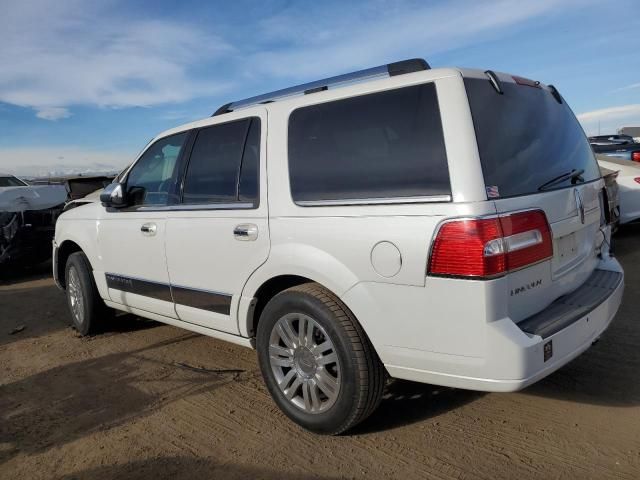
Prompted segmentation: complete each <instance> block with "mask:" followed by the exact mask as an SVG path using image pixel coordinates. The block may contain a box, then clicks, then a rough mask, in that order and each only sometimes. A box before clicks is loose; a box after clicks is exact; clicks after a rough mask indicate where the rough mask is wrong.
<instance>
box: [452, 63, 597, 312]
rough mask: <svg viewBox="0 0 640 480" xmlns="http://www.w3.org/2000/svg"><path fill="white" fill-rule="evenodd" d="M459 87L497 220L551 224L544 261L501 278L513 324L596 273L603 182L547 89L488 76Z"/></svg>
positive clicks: (569, 115) (580, 135)
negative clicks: (523, 215) (542, 219)
mask: <svg viewBox="0 0 640 480" xmlns="http://www.w3.org/2000/svg"><path fill="white" fill-rule="evenodd" d="M488 73H490V74H491V75H488ZM464 83H465V88H466V91H467V97H468V99H469V106H470V109H471V113H472V117H473V122H474V129H475V133H476V142H477V145H478V153H479V157H480V163H481V165H482V172H483V176H484V186H485V189H486V192H487V198H488V199H489V200H493V201H494V204H495V208H496V210H497V212H498V213H499V214H504V213H507V212H517V211H519V210H530V209H539V210H542V211H543V212H544V213H545V216H546V218H547V221H548V223H549V226H550V233H551V241H552V245H553V254H552V256H551V258H550V259H546V260H543V261H540V262H538V263H534V264H529V265H528V266H525V267H524V268H520V269H512V270H509V273H508V274H507V276H506V281H507V286H508V309H509V315H510V317H511V318H512V319H513V320H514V321H516V322H519V321H521V320H524V319H525V318H527V317H529V316H531V315H533V314H535V313H537V312H539V311H541V310H543V309H544V308H546V307H547V306H548V305H549V304H551V303H552V302H553V301H554V300H555V299H557V298H559V297H561V296H563V295H566V294H568V293H571V292H572V291H574V290H576V289H577V288H578V287H580V286H581V285H582V284H583V283H584V282H585V281H586V280H587V278H589V276H590V275H591V273H592V272H593V270H594V269H595V267H596V265H597V264H598V261H599V258H598V253H599V249H600V246H601V245H602V244H603V242H604V239H605V235H604V233H603V232H602V231H600V225H601V207H600V202H601V201H602V200H601V199H602V198H603V196H602V194H601V191H602V189H603V187H604V182H603V180H602V177H601V173H600V170H599V168H598V164H597V163H596V159H595V156H594V154H593V151H592V150H591V147H590V145H589V142H588V141H587V138H586V136H585V134H584V131H583V130H582V127H581V126H580V124H579V123H578V121H577V119H576V117H575V115H574V114H573V112H572V111H571V109H570V108H569V107H568V106H567V104H566V101H565V100H564V99H563V98H562V96H561V95H560V94H559V92H558V91H557V90H556V89H555V88H554V87H550V86H549V87H547V86H545V85H543V84H541V83H540V82H536V81H533V80H528V79H525V78H521V77H517V76H512V75H508V74H503V73H498V74H496V73H494V72H484V73H477V72H476V73H474V74H473V75H466V74H465V80H464Z"/></svg>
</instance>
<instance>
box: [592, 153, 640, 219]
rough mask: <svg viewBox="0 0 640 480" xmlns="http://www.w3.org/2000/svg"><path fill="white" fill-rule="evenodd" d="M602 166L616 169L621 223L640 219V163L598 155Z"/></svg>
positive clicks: (609, 169)
mask: <svg viewBox="0 0 640 480" xmlns="http://www.w3.org/2000/svg"><path fill="white" fill-rule="evenodd" d="M596 158H597V159H598V163H599V164H600V168H603V167H604V168H606V169H607V170H608V171H616V172H618V175H617V177H616V183H617V185H618V203H619V209H620V216H619V221H620V224H621V225H622V224H625V223H631V222H637V221H639V220H640V163H637V162H630V161H628V160H621V159H619V158H615V157H611V156H606V155H597V156H596Z"/></svg>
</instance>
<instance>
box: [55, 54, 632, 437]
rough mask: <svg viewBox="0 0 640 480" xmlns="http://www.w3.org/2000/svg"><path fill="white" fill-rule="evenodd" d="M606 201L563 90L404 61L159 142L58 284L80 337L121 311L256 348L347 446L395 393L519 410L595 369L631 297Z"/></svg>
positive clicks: (61, 259) (287, 407)
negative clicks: (474, 393) (394, 389)
mask: <svg viewBox="0 0 640 480" xmlns="http://www.w3.org/2000/svg"><path fill="white" fill-rule="evenodd" d="M604 187H605V184H604V181H603V180H602V176H601V173H600V170H599V168H598V164H597V163H596V161H595V158H594V155H593V152H592V151H591V148H590V147H589V143H588V141H587V139H586V137H585V135H584V132H583V130H582V128H581V126H580V124H579V123H578V121H577V120H576V118H575V116H574V114H573V113H572V112H571V109H570V108H569V107H568V105H567V104H566V102H565V101H564V99H563V98H562V96H561V95H560V93H559V92H558V91H557V90H556V89H555V88H554V87H553V86H546V85H543V84H542V83H540V82H536V81H533V80H529V79H526V78H522V77H518V76H514V75H509V74H506V73H496V72H492V71H482V70H471V69H459V68H438V69H430V68H429V66H428V65H427V63H426V62H425V61H424V60H420V59H415V60H408V61H403V62H397V63H393V64H389V65H383V66H381V67H375V68H372V69H367V70H365V71H360V72H354V73H351V74H347V75H342V76H339V77H334V78H330V79H325V80H319V81H316V82H312V83H310V84H306V85H301V86H298V87H292V88H290V89H285V90H281V91H277V92H273V93H270V94H265V95H260V96H258V97H253V98H249V99H246V100H241V101H236V102H232V103H228V104H226V105H223V106H222V107H220V108H219V109H218V110H217V111H216V112H215V114H214V115H213V116H212V117H209V118H205V119H203V120H200V121H197V122H193V123H189V124H186V125H182V126H180V127H177V128H174V129H172V130H169V131H166V132H164V133H161V134H160V135H158V136H157V137H156V138H155V139H154V140H153V141H152V142H151V144H150V145H149V146H148V148H147V149H145V151H144V152H143V153H142V154H141V155H140V156H139V157H138V159H137V160H136V161H135V162H134V164H133V165H132V166H131V167H130V168H129V169H128V170H127V171H126V172H124V174H122V175H120V176H119V177H118V179H117V180H116V181H115V182H113V183H112V184H110V185H108V186H107V187H106V188H105V190H104V192H103V194H102V196H101V202H102V203H88V204H86V205H83V206H79V207H76V208H73V209H71V210H68V211H66V212H64V213H63V214H62V215H61V216H60V218H59V219H58V223H57V226H56V237H55V243H54V266H53V272H54V277H55V279H56V282H57V283H58V285H59V286H60V288H62V289H63V290H64V291H65V292H66V297H67V302H68V305H69V309H70V314H71V318H72V322H73V325H74V326H75V328H76V329H77V330H78V331H79V332H80V333H81V334H83V335H86V334H89V333H91V332H92V331H95V329H96V328H98V327H99V326H100V323H101V322H105V321H106V319H107V318H108V315H107V314H106V313H105V312H107V311H108V310H109V309H116V310H122V311H127V312H132V313H135V314H137V315H140V316H143V317H148V318H153V319H156V320H158V321H161V322H165V323H168V324H171V325H176V326H179V327H182V328H185V329H187V330H192V331H195V332H198V333H201V334H205V335H210V336H212V337H216V338H219V339H222V340H227V341H230V342H234V343H236V344H239V345H244V346H247V347H250V348H256V349H257V351H258V360H259V364H260V369H261V371H262V375H263V378H264V381H265V383H266V385H267V388H268V390H269V392H270V393H271V395H272V397H273V399H274V401H275V403H276V404H277V405H278V406H279V407H280V409H281V410H282V411H283V412H284V413H285V414H286V415H287V416H289V418H291V419H292V420H293V421H295V422H297V423H298V424H300V425H302V426H304V427H305V428H307V429H310V430H312V431H315V432H319V433H325V434H338V433H341V432H344V431H345V430H348V429H349V428H351V427H353V426H354V425H356V424H357V423H358V422H360V421H362V420H363V419H365V418H366V417H367V416H368V415H370V414H371V413H372V412H373V411H374V410H375V408H376V407H377V405H378V404H379V402H380V400H381V398H382V393H383V388H384V384H385V380H386V377H387V375H389V376H391V377H394V378H401V379H408V380H413V381H418V382H424V383H430V384H436V385H444V386H449V387H457V388H467V389H473V390H484V391H500V392H505V391H514V390H519V389H522V388H524V387H526V386H527V385H531V384H532V383H534V382H536V381H538V380H540V379H542V378H544V377H545V376H547V375H549V374H550V373H552V372H553V371H555V370H557V369H558V368H560V367H562V366H563V365H565V364H566V363H568V362H569V361H571V360H572V359H574V358H575V357H577V356H578V355H579V354H581V353H582V352H584V351H585V350H587V349H588V348H589V346H590V345H591V344H592V343H593V342H594V341H596V340H597V339H598V338H599V337H600V335H602V333H603V332H604V331H605V330H606V329H607V327H608V326H609V324H610V322H611V321H612V319H613V317H614V315H615V313H616V311H617V309H618V307H619V305H620V302H621V298H622V292H623V288H624V287H623V272H622V269H621V267H620V265H619V263H618V262H617V261H616V259H615V258H613V257H612V255H610V252H609V242H608V241H607V240H608V237H609V226H608V224H607V222H606V219H605V217H606V215H605V214H604V213H603V209H607V208H608V207H607V204H606V203H605V202H604V198H605V194H604V192H605V188H604ZM461 299H464V301H460V300H461ZM103 324H104V323H103Z"/></svg>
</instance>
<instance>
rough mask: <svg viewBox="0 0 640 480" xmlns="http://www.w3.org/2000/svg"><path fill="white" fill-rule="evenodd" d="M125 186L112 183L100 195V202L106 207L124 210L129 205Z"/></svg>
mask: <svg viewBox="0 0 640 480" xmlns="http://www.w3.org/2000/svg"><path fill="white" fill-rule="evenodd" d="M125 197H126V195H125V193H124V185H123V184H121V183H117V182H114V183H110V184H109V185H107V186H106V187H105V189H104V190H103V191H102V193H101V194H100V201H101V202H102V205H104V206H105V207H114V208H122V207H125V206H126V205H127V201H126V198H125Z"/></svg>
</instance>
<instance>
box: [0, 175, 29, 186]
mask: <svg viewBox="0 0 640 480" xmlns="http://www.w3.org/2000/svg"><path fill="white" fill-rule="evenodd" d="M26 185H27V184H26V183H24V182H23V181H22V180H18V179H17V178H16V177H0V187H25V186H26Z"/></svg>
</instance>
